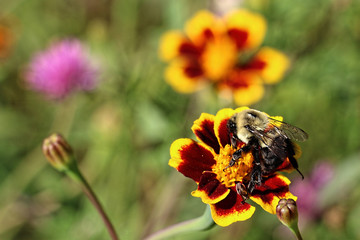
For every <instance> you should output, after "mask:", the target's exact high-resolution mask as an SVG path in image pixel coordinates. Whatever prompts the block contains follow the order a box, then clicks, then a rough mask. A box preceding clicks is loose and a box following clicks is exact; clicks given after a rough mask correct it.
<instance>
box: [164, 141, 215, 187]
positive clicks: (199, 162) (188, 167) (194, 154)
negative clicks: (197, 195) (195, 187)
mask: <svg viewBox="0 0 360 240" xmlns="http://www.w3.org/2000/svg"><path fill="white" fill-rule="evenodd" d="M215 155H216V154H215V152H214V151H213V150H212V149H211V148H209V147H208V146H206V145H205V144H203V143H198V142H196V141H194V140H192V139H189V138H180V139H177V140H175V141H174V142H173V143H172V144H171V146H170V156H171V159H170V160H169V165H170V166H171V167H173V168H175V169H177V170H178V171H179V172H181V173H182V174H183V175H184V176H186V177H189V178H191V179H193V180H194V181H195V182H197V183H198V182H199V181H200V178H201V176H202V174H203V172H204V171H211V170H212V166H213V165H214V164H216V161H215V159H214V158H215Z"/></svg>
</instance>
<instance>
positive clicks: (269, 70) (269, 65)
mask: <svg viewBox="0 0 360 240" xmlns="http://www.w3.org/2000/svg"><path fill="white" fill-rule="evenodd" d="M289 66H290V60H289V58H288V57H287V56H286V55H285V54H283V53H282V52H280V51H278V50H276V49H273V48H270V47H263V48H261V49H260V50H259V52H258V53H257V54H256V55H255V56H254V59H253V60H252V61H251V62H250V63H249V64H248V68H250V69H254V70H255V71H257V73H258V74H259V75H260V77H261V78H262V79H263V81H264V82H265V83H267V84H274V83H277V82H279V81H280V80H281V79H282V78H283V76H284V74H285V72H286V70H288V68H289Z"/></svg>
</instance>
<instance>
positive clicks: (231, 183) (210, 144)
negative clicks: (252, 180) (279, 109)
mask: <svg viewBox="0 0 360 240" xmlns="http://www.w3.org/2000/svg"><path fill="white" fill-rule="evenodd" d="M245 109H248V108H247V107H241V108H237V109H235V110H233V109H229V108H225V109H222V110H220V111H219V112H218V113H217V114H216V115H215V116H214V115H211V114H208V113H203V114H201V116H200V118H199V119H197V120H196V121H195V122H194V125H193V126H192V131H193V132H194V134H195V135H196V137H197V140H198V141H195V140H192V139H189V138H181V139H177V140H176V141H174V142H173V143H172V145H171V147H170V155H171V159H170V161H169V165H170V166H171V167H174V168H175V169H177V170H178V171H179V172H181V173H182V174H183V175H184V176H186V177H189V178H191V179H193V180H194V181H195V182H196V183H197V185H198V188H197V190H195V191H193V192H192V193H191V194H192V195H193V196H194V197H200V198H201V200H202V201H203V202H204V203H206V204H209V205H210V207H211V213H212V217H213V220H214V221H215V223H217V224H218V225H220V226H228V225H230V224H232V223H234V222H236V221H244V220H246V219H248V218H250V217H251V216H252V215H253V213H254V211H255V207H254V206H251V205H250V204H249V203H246V202H244V201H243V198H242V196H241V195H239V194H238V193H237V190H236V184H237V183H242V182H243V180H244V179H246V178H247V177H249V176H250V173H251V171H252V169H253V156H252V154H251V153H248V154H246V155H243V156H242V158H241V159H239V161H238V162H236V163H235V165H234V166H233V167H230V168H226V167H227V166H228V164H229V162H230V160H231V158H232V154H233V153H234V152H235V151H236V149H234V148H232V147H231V141H230V136H229V133H228V130H227V126H226V124H227V121H228V119H229V118H230V117H231V116H232V115H233V114H235V113H237V112H241V111H243V110H245ZM277 118H278V119H279V117H277ZM285 169H286V170H289V171H290V170H293V169H292V166H291V164H290V162H289V161H288V159H287V160H286V161H284V163H283V164H282V165H281V166H279V168H278V169H276V170H277V171H280V170H285ZM289 184H290V181H289V179H287V178H286V177H284V176H282V175H280V174H279V173H277V172H276V173H274V174H272V175H270V176H266V177H265V178H264V179H263V182H262V184H261V185H260V186H256V187H255V190H254V191H253V192H252V194H251V195H250V199H251V200H253V201H254V202H256V203H257V204H259V205H260V206H261V207H262V208H263V209H264V210H265V211H267V212H269V213H271V214H275V213H276V206H277V204H278V202H279V200H280V199H282V198H286V199H294V200H296V197H295V196H294V195H292V194H291V193H290V192H289Z"/></svg>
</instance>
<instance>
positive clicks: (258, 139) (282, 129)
mask: <svg viewBox="0 0 360 240" xmlns="http://www.w3.org/2000/svg"><path fill="white" fill-rule="evenodd" d="M227 129H228V132H229V135H230V140H231V145H232V147H233V148H237V146H238V144H239V143H240V142H242V143H245V144H244V145H243V146H242V147H241V148H239V149H238V150H236V151H235V152H234V153H233V155H232V158H231V160H230V163H229V165H228V166H227V167H226V168H229V167H232V166H233V165H234V164H235V163H236V162H237V161H238V160H239V159H240V158H241V157H242V154H245V153H249V152H251V153H252V155H253V158H254V160H253V169H252V171H251V173H250V176H249V178H248V179H246V180H244V181H243V182H242V183H237V184H236V189H237V192H238V194H239V195H241V196H242V197H243V199H244V201H245V200H246V199H247V198H248V196H249V195H250V194H251V193H252V192H253V190H254V188H255V186H256V185H257V186H260V185H261V183H262V181H263V177H267V176H269V175H271V174H273V173H274V172H275V171H276V169H277V168H278V167H279V166H280V165H281V164H282V163H283V162H284V161H285V160H286V158H288V159H289V161H290V163H291V165H292V166H293V167H294V168H295V169H296V170H297V171H298V172H299V173H300V175H301V176H302V178H304V176H303V174H302V173H301V172H300V171H299V169H298V163H297V161H296V159H295V157H294V156H295V155H296V153H297V152H298V147H297V145H296V144H295V143H293V142H292V140H295V141H300V142H303V141H305V140H307V139H308V134H307V133H306V132H305V131H303V130H302V129H300V128H298V127H295V126H292V125H290V124H288V123H285V122H282V121H279V120H276V119H274V118H271V117H269V116H268V115H267V114H265V113H263V112H260V111H258V110H254V109H247V110H243V111H241V112H239V113H235V114H234V115H233V116H232V117H231V118H230V119H229V120H228V122H227ZM226 168H225V169H226ZM225 169H224V170H225Z"/></svg>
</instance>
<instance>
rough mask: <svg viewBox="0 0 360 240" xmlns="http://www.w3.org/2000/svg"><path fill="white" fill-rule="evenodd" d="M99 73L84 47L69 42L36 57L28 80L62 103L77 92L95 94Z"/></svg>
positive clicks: (38, 89)
mask: <svg viewBox="0 0 360 240" xmlns="http://www.w3.org/2000/svg"><path fill="white" fill-rule="evenodd" d="M98 73H99V72H98V69H97V67H95V65H94V63H93V59H91V58H90V57H89V54H88V52H87V51H86V49H85V47H84V46H83V45H82V43H81V42H80V41H78V40H75V39H68V40H63V41H60V42H57V43H55V44H54V45H52V46H51V47H50V48H49V49H47V50H45V51H43V52H40V53H38V54H37V55H35V57H34V58H33V59H32V61H31V63H30V64H29V66H28V69H27V72H26V74H25V78H26V80H27V82H28V83H29V84H30V86H31V87H32V88H33V89H35V90H37V91H39V92H42V93H44V94H45V95H46V96H47V97H49V98H51V99H62V98H65V97H66V96H68V95H69V94H70V93H72V92H74V91H76V90H84V91H89V90H92V89H93V88H94V87H95V85H96V82H97V78H98V75H99V74H98Z"/></svg>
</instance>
